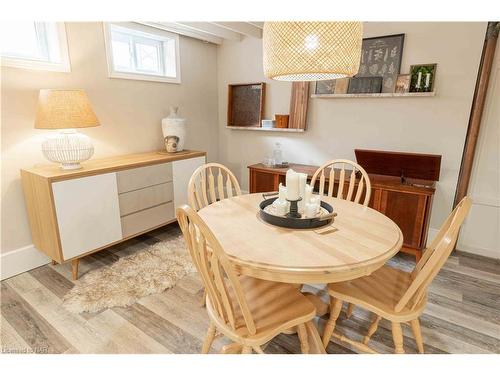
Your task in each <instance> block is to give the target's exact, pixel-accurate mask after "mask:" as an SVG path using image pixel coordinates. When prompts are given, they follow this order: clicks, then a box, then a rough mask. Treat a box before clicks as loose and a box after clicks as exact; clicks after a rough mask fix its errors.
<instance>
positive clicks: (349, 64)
mask: <svg viewBox="0 0 500 375" xmlns="http://www.w3.org/2000/svg"><path fill="white" fill-rule="evenodd" d="M362 41H363V24H362V23H361V22H265V23H264V33H263V42H262V44H263V57H264V74H265V75H266V76H267V77H268V78H272V79H275V80H279V81H321V80H327V79H336V78H344V77H350V76H353V75H355V74H356V73H357V72H358V69H359V63H360V59H361V43H362Z"/></svg>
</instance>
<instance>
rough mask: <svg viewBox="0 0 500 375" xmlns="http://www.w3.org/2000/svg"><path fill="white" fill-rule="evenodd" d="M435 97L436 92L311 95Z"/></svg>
mask: <svg viewBox="0 0 500 375" xmlns="http://www.w3.org/2000/svg"><path fill="white" fill-rule="evenodd" d="M431 96H436V92H435V91H433V92H405V93H395V92H394V93H392V92H388V93H377V94H326V95H317V94H312V95H311V98H318V99H347V98H415V97H417V98H418V97H431Z"/></svg>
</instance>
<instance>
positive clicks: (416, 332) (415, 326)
mask: <svg viewBox="0 0 500 375" xmlns="http://www.w3.org/2000/svg"><path fill="white" fill-rule="evenodd" d="M410 324H411V330H412V331H413V336H414V337H415V341H416V342H417V348H418V352H419V353H420V354H424V342H423V340H422V332H421V331H420V322H419V321H418V318H417V319H414V320H412V321H410Z"/></svg>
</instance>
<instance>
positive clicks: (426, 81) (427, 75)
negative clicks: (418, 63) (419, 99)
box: [425, 73, 431, 88]
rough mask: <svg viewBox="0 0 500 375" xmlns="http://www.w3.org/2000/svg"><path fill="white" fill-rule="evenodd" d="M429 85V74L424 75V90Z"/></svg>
mask: <svg viewBox="0 0 500 375" xmlns="http://www.w3.org/2000/svg"><path fill="white" fill-rule="evenodd" d="M430 83H431V73H427V74H426V75H425V88H428V87H429V86H430Z"/></svg>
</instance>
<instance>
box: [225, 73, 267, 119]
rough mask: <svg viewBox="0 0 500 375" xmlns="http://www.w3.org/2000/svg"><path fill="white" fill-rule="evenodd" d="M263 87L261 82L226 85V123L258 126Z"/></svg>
mask: <svg viewBox="0 0 500 375" xmlns="http://www.w3.org/2000/svg"><path fill="white" fill-rule="evenodd" d="M265 88H266V84H265V83H263V82H258V83H244V84H231V85H228V99H227V101H228V103H227V125H228V126H248V127H250V126H251V127H260V126H261V120H262V118H263V115H264V96H265Z"/></svg>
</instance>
